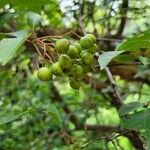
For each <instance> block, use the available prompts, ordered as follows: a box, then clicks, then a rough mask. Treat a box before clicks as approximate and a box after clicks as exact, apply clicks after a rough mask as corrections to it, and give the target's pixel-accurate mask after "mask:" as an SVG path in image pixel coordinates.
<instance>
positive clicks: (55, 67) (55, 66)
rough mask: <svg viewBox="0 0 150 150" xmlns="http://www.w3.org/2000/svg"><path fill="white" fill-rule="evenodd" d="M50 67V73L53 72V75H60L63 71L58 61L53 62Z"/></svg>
mask: <svg viewBox="0 0 150 150" xmlns="http://www.w3.org/2000/svg"><path fill="white" fill-rule="evenodd" d="M51 69H52V73H53V74H54V75H61V74H62V73H63V71H62V69H61V66H60V64H59V62H56V63H54V64H53V65H52V67H51Z"/></svg>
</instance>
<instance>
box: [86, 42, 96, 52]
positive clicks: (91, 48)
mask: <svg viewBox="0 0 150 150" xmlns="http://www.w3.org/2000/svg"><path fill="white" fill-rule="evenodd" d="M96 50H97V45H96V44H94V45H93V46H91V47H90V48H89V49H88V52H89V53H91V54H94V53H95V52H96Z"/></svg>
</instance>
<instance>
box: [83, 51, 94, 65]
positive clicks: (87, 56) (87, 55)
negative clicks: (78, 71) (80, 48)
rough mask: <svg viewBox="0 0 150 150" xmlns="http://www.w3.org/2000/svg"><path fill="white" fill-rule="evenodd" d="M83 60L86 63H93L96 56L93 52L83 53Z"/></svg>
mask: <svg viewBox="0 0 150 150" xmlns="http://www.w3.org/2000/svg"><path fill="white" fill-rule="evenodd" d="M82 61H83V63H84V64H86V65H90V64H92V63H93V61H94V57H93V55H92V54H91V53H89V52H86V53H84V54H83V55H82Z"/></svg>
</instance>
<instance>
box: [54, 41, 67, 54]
mask: <svg viewBox="0 0 150 150" xmlns="http://www.w3.org/2000/svg"><path fill="white" fill-rule="evenodd" d="M69 44H70V43H69V41H68V40H67V39H59V40H57V41H56V43H55V49H56V50H57V51H58V52H59V53H67V52H68V49H69Z"/></svg>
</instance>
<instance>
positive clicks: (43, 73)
mask: <svg viewBox="0 0 150 150" xmlns="http://www.w3.org/2000/svg"><path fill="white" fill-rule="evenodd" d="M37 76H38V78H39V79H40V80H42V81H48V80H49V79H50V78H51V77H52V72H51V69H48V68H46V67H42V68H40V69H39V70H38V72H37Z"/></svg>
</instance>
